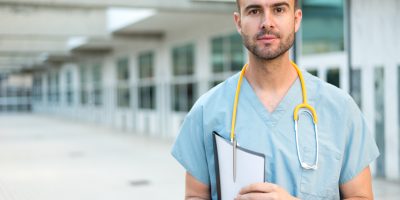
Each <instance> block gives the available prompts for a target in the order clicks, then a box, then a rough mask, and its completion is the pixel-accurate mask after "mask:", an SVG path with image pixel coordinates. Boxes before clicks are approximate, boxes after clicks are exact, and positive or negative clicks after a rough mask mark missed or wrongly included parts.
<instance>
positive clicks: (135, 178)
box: [0, 114, 400, 200]
mask: <svg viewBox="0 0 400 200" xmlns="http://www.w3.org/2000/svg"><path fill="white" fill-rule="evenodd" d="M171 145H172V141H166V140H157V139H154V138H153V139H149V138H143V137H140V136H135V135H134V134H133V133H126V132H118V131H115V130H114V129H108V128H104V127H99V126H98V125H94V124H88V123H82V122H79V121H73V120H68V119H62V118H58V117H54V116H43V115H30V114H26V115H0V200H55V199H57V200H114V199H115V200H124V199H127V200H128V199H129V200H131V199H146V200H160V199H163V200H164V199H166V200H169V199H170V200H176V199H183V192H184V190H183V188H184V176H183V175H184V170H183V169H182V168H181V167H180V166H179V165H178V163H177V162H175V160H174V159H173V158H172V157H171V156H170V148H171ZM374 189H375V194H376V199H386V200H391V199H398V196H399V195H400V184H399V183H391V182H386V181H383V180H375V182H374Z"/></svg>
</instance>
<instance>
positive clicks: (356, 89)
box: [351, 69, 362, 108]
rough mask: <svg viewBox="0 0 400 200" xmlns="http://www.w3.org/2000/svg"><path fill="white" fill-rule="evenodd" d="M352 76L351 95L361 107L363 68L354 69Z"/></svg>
mask: <svg viewBox="0 0 400 200" xmlns="http://www.w3.org/2000/svg"><path fill="white" fill-rule="evenodd" d="M351 76H352V77H351V96H352V97H353V99H354V101H355V102H356V103H357V105H358V107H360V108H361V103H362V102H361V98H362V97H361V94H362V93H361V69H352V72H351Z"/></svg>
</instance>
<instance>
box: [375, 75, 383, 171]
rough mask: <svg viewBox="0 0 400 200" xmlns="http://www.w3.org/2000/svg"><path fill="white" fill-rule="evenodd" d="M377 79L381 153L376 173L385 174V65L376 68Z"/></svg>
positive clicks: (376, 89) (379, 145)
mask: <svg viewBox="0 0 400 200" xmlns="http://www.w3.org/2000/svg"><path fill="white" fill-rule="evenodd" d="M374 80H375V82H374V83H375V85H374V87H375V88H374V89H375V140H376V144H377V145H378V148H379V151H380V153H381V155H380V156H379V157H378V158H377V159H376V168H377V169H376V175H377V176H380V177H384V176H385V104H384V101H385V98H384V97H385V90H384V87H385V86H384V85H385V84H384V80H385V76H384V71H383V67H377V68H375V70H374Z"/></svg>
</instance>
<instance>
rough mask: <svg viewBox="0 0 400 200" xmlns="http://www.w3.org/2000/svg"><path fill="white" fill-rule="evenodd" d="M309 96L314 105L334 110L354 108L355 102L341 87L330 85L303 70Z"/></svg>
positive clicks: (355, 106)
mask: <svg viewBox="0 0 400 200" xmlns="http://www.w3.org/2000/svg"><path fill="white" fill-rule="evenodd" d="M303 74H304V79H305V81H306V85H307V86H306V87H307V90H309V91H310V92H309V93H310V96H309V98H310V99H311V100H312V101H314V103H315V105H316V106H324V107H327V108H333V109H335V110H346V109H356V108H357V104H356V103H355V102H354V100H353V98H352V97H351V96H350V95H349V94H348V93H347V92H346V91H344V90H343V89H340V88H338V87H336V86H334V85H331V84H329V83H327V82H325V81H323V80H321V79H320V78H318V77H315V76H313V75H311V74H309V73H308V72H303Z"/></svg>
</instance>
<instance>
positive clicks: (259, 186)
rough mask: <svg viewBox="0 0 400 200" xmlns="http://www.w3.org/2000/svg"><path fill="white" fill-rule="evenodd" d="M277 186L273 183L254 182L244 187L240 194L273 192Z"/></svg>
mask: <svg viewBox="0 0 400 200" xmlns="http://www.w3.org/2000/svg"><path fill="white" fill-rule="evenodd" d="M276 188H277V185H275V184H272V183H254V184H251V185H248V186H246V187H244V188H242V189H241V190H240V192H239V194H241V195H242V194H247V193H268V192H273V191H275V190H276Z"/></svg>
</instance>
